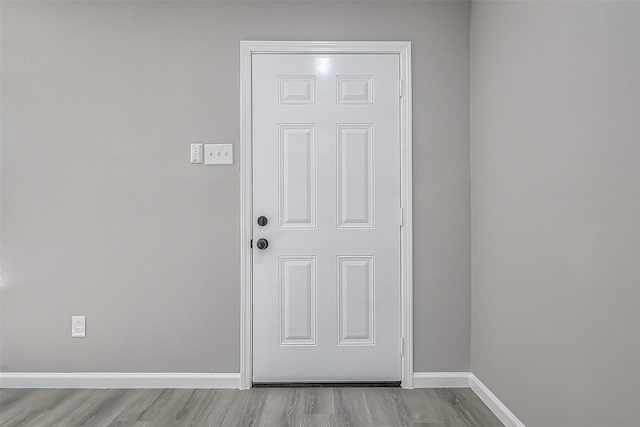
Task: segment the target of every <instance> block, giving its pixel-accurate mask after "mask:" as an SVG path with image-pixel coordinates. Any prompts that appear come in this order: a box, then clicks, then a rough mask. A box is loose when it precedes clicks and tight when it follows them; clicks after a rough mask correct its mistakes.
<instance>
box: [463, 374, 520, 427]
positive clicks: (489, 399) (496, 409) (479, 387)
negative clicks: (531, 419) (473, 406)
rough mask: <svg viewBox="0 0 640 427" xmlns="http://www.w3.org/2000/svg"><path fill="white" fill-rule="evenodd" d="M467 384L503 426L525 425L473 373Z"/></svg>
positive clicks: (518, 426)
mask: <svg viewBox="0 0 640 427" xmlns="http://www.w3.org/2000/svg"><path fill="white" fill-rule="evenodd" d="M469 386H470V387H471V390H473V391H474V393H475V394H477V395H478V397H479V398H480V400H482V401H483V402H484V404H485V405H487V407H488V408H489V409H491V412H493V413H494V414H495V416H496V417H498V419H499V420H500V421H502V424H504V425H505V427H525V425H524V423H523V422H522V421H520V420H519V419H518V417H516V416H515V415H514V414H513V412H511V411H510V410H509V408H507V406H506V405H505V404H504V403H502V402H501V401H500V399H498V398H497V397H496V395H495V394H493V393H492V392H491V390H489V388H488V387H487V386H486V385H484V384H483V383H482V381H480V380H479V379H478V377H476V376H475V375H473V374H469Z"/></svg>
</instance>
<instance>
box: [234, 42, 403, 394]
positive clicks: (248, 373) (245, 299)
mask: <svg viewBox="0 0 640 427" xmlns="http://www.w3.org/2000/svg"><path fill="white" fill-rule="evenodd" d="M257 53H261V54H266V53H273V54H282V53H311V54H313V53H316V54H317V53H325V54H336V53H352V54H365V53H366V54H397V55H399V57H400V79H401V80H400V82H399V84H400V85H401V87H400V93H401V98H400V147H401V154H400V174H401V178H400V186H401V196H400V197H401V200H400V203H401V205H400V206H401V208H402V211H403V218H402V222H403V223H402V227H401V229H400V230H401V236H400V242H401V249H400V263H401V265H400V271H401V273H400V275H401V284H400V289H401V316H402V319H401V325H402V331H401V333H402V339H401V342H402V344H401V345H402V346H403V348H402V355H401V357H402V381H401V384H402V387H404V388H413V221H412V190H411V187H412V172H411V166H412V142H411V134H412V127H411V118H412V117H411V42H395V41H394V42H338V41H334V42H319V41H311V42H304V41H241V42H240V388H241V389H248V388H251V385H252V379H253V372H252V360H253V358H252V352H253V350H252V333H253V331H252V314H253V307H252V289H253V288H252V286H253V279H252V250H251V247H250V242H251V239H252V238H253V236H252V229H253V212H252V201H253V188H252V183H253V178H252V164H253V163H252V158H251V156H252V149H251V140H252V139H251V129H252V117H251V57H252V55H253V54H257Z"/></svg>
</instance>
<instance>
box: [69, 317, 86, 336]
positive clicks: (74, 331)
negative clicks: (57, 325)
mask: <svg viewBox="0 0 640 427" xmlns="http://www.w3.org/2000/svg"><path fill="white" fill-rule="evenodd" d="M86 325H87V323H86V318H85V316H71V337H73V338H84V337H85V334H86V331H87V328H86Z"/></svg>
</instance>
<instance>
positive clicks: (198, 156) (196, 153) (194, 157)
mask: <svg viewBox="0 0 640 427" xmlns="http://www.w3.org/2000/svg"><path fill="white" fill-rule="evenodd" d="M191 163H202V144H191Z"/></svg>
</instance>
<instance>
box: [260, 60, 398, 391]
mask: <svg viewBox="0 0 640 427" xmlns="http://www.w3.org/2000/svg"><path fill="white" fill-rule="evenodd" d="M252 76H253V77H252V79H253V80H252V96H253V99H252V109H253V114H252V120H253V132H252V149H253V156H252V157H253V162H254V163H253V189H254V193H253V218H254V229H253V239H254V242H256V241H257V240H258V239H267V240H268V246H267V247H266V249H262V250H261V249H257V245H254V251H253V373H254V378H253V379H254V381H256V382H281V381H284V382H289V381H301V382H304V381H312V382H321V381H329V382H333V381H395V380H399V379H400V370H401V358H400V223H399V220H400V127H399V115H400V111H399V58H398V56H397V55H301V54H278V55H276V54H256V55H253V59H252ZM262 215H264V216H266V217H267V218H268V220H269V221H268V222H267V224H266V225H265V226H259V225H258V224H257V222H256V220H257V218H258V217H259V216H262Z"/></svg>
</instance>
